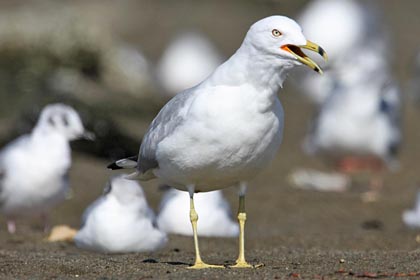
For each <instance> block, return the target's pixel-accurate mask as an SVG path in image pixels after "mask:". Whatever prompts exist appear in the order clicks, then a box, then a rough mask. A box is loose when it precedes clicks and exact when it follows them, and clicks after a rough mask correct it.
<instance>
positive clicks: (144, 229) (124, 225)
mask: <svg viewBox="0 0 420 280" xmlns="http://www.w3.org/2000/svg"><path fill="white" fill-rule="evenodd" d="M154 219H155V215H154V213H153V211H152V209H151V208H149V206H148V204H147V201H146V198H145V195H144V192H143V189H142V188H141V187H140V185H139V184H138V183H137V182H135V181H132V180H127V179H124V178H123V176H121V175H120V176H117V177H114V178H112V179H111V180H110V182H109V183H108V185H107V186H106V187H105V189H104V194H103V195H102V196H101V197H100V198H98V199H97V200H96V201H95V202H93V203H92V204H91V205H90V206H89V207H88V208H87V209H86V210H85V213H84V214H83V218H82V220H83V225H82V228H81V229H80V230H79V231H78V232H77V234H76V235H75V237H74V241H75V243H76V245H77V246H78V247H81V248H86V249H89V250H93V251H99V252H112V253H122V252H147V251H154V250H156V249H159V248H161V247H163V246H164V245H165V244H166V241H167V237H166V234H165V233H164V232H162V231H160V230H159V229H158V228H156V227H155V226H154V224H153V223H154Z"/></svg>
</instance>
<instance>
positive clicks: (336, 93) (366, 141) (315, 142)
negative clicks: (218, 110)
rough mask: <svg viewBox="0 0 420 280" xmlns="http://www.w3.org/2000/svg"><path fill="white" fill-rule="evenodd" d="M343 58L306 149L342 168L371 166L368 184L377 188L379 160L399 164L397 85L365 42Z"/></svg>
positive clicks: (308, 137) (311, 131)
mask: <svg viewBox="0 0 420 280" xmlns="http://www.w3.org/2000/svg"><path fill="white" fill-rule="evenodd" d="M342 60H343V63H344V64H345V65H347V67H346V69H345V70H344V69H342V70H341V71H336V72H335V73H334V76H333V79H334V82H335V86H334V87H333V88H331V90H330V92H329V96H328V97H327V99H326V100H325V102H324V104H322V106H321V107H320V110H319V113H318V115H317V117H316V118H315V120H314V121H313V124H312V126H311V128H310V130H309V132H308V135H307V137H306V140H305V145H304V148H305V150H306V152H308V153H310V154H320V155H324V156H327V158H329V159H330V160H333V162H334V163H335V164H336V167H337V168H338V169H339V170H340V171H342V172H346V173H349V172H355V171H360V170H370V171H373V172H374V173H375V176H373V177H371V183H370V186H371V188H374V189H380V188H381V186H382V179H381V176H380V175H379V172H380V171H381V170H382V166H383V165H382V164H383V163H385V165H386V166H387V167H388V168H389V169H391V170H395V169H396V168H397V167H398V166H399V163H398V160H397V157H396V156H397V152H398V150H399V146H400V143H401V138H402V135H401V123H400V113H401V101H400V98H401V97H400V90H399V86H398V84H397V83H396V82H395V80H394V78H393V76H392V75H391V73H390V69H389V65H388V61H386V59H385V58H383V57H381V56H379V55H378V54H377V53H376V49H375V48H373V47H371V46H369V45H368V46H366V49H365V50H364V51H363V52H361V53H359V54H355V55H351V56H349V55H348V56H345V57H344V58H342Z"/></svg>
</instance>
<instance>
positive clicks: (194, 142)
mask: <svg viewBox="0 0 420 280" xmlns="http://www.w3.org/2000/svg"><path fill="white" fill-rule="evenodd" d="M264 94H266V93H261V92H257V91H255V90H254V89H252V88H249V87H244V86H242V87H236V88H233V87H217V88H214V90H212V91H209V90H208V89H207V90H206V91H205V92H201V93H200V94H198V97H197V98H196V100H195V101H194V103H193V104H192V107H191V108H190V111H189V113H188V122H186V124H185V125H183V126H182V127H181V128H180V129H178V130H177V131H176V133H174V134H173V135H172V136H170V137H168V138H167V139H165V140H164V141H162V142H161V144H160V145H159V146H158V151H157V157H158V162H159V169H158V170H157V172H156V173H157V175H158V177H161V178H162V179H164V181H166V182H167V183H168V184H170V185H171V186H175V187H180V188H184V187H185V185H188V184H194V185H196V187H197V189H199V190H201V191H208V190H214V189H220V188H224V187H228V186H231V185H232V184H235V183H237V182H239V181H242V180H247V179H249V178H251V177H253V176H254V175H255V174H256V173H257V172H258V171H260V170H261V169H262V168H264V167H265V166H266V165H267V164H268V163H269V162H270V161H271V160H272V158H273V157H274V155H275V153H276V151H277V149H278V147H279V145H280V143H281V136H282V128H283V110H282V107H281V104H280V101H279V100H278V98H277V97H276V96H274V98H272V99H270V98H268V97H267V96H264Z"/></svg>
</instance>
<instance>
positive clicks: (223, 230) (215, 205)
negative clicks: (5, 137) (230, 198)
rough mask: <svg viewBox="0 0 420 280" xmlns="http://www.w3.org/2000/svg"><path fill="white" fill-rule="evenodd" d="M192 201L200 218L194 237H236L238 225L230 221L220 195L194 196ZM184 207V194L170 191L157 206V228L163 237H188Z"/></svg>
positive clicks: (190, 232) (189, 228) (188, 228)
mask: <svg viewBox="0 0 420 280" xmlns="http://www.w3.org/2000/svg"><path fill="white" fill-rule="evenodd" d="M194 201H195V204H196V205H197V206H196V210H197V213H200V218H201V219H200V220H199V221H198V223H197V232H198V234H200V235H202V236H209V237H211V236H214V237H233V236H238V234H239V227H238V224H237V223H236V222H234V221H232V217H231V210H230V207H229V203H228V202H227V201H226V199H225V198H224V197H223V193H222V192H221V191H213V192H207V193H198V194H196V195H195V196H194ZM188 204H189V202H188V196H186V195H185V192H182V191H179V190H176V189H172V188H171V189H169V190H167V191H166V192H165V194H164V196H163V197H162V200H161V202H160V206H159V214H158V217H157V225H158V226H159V228H160V229H161V230H163V231H165V232H167V233H175V234H182V235H189V236H192V235H193V231H192V228H191V223H190V221H189V220H188V212H189V210H190V209H189V207H188ZM174 213H175V214H174Z"/></svg>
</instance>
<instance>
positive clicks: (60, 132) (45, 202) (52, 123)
mask: <svg viewBox="0 0 420 280" xmlns="http://www.w3.org/2000/svg"><path fill="white" fill-rule="evenodd" d="M84 135H86V132H85V129H84V127H83V124H82V121H81V120H80V117H79V115H78V114H77V112H76V111H75V110H74V109H73V108H71V107H69V106H66V105H63V104H52V105H48V106H46V107H45V108H44V109H43V110H42V112H41V115H40V117H39V120H38V122H37V124H36V126H35V128H34V129H33V131H32V133H31V134H29V135H23V136H21V137H19V138H18V139H16V140H15V141H13V142H11V143H10V144H8V145H7V146H6V147H5V148H4V149H3V150H2V151H1V153H0V174H1V179H0V209H1V212H2V213H3V214H4V215H5V216H6V217H7V218H8V219H11V220H13V219H14V218H15V217H18V216H22V215H46V214H47V212H48V211H49V209H50V208H51V207H53V206H54V205H56V204H57V203H59V202H61V201H63V200H64V198H65V195H66V192H67V191H68V187H69V184H68V178H67V173H68V170H69V168H70V165H71V150H70V146H69V141H71V140H74V139H77V138H80V137H83V136H84ZM9 231H11V232H14V225H13V224H11V225H10V227H9Z"/></svg>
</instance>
